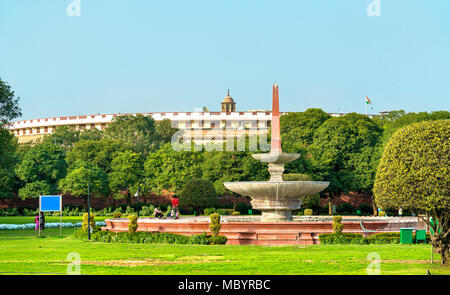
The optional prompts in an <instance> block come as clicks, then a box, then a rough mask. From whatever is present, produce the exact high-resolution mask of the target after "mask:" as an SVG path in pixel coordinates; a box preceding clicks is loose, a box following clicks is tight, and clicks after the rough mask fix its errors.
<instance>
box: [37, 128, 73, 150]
mask: <svg viewBox="0 0 450 295" xmlns="http://www.w3.org/2000/svg"><path fill="white" fill-rule="evenodd" d="M79 137H80V131H78V130H75V129H73V128H71V127H69V126H58V127H56V128H55V130H53V132H52V134H48V135H45V136H44V138H43V140H42V143H47V144H54V145H58V146H59V147H60V148H61V149H63V150H64V151H69V150H71V149H72V148H73V146H74V145H75V143H76V142H78V140H79Z"/></svg>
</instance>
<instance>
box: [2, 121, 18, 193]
mask: <svg viewBox="0 0 450 295" xmlns="http://www.w3.org/2000/svg"><path fill="white" fill-rule="evenodd" d="M16 150H17V140H16V139H15V138H14V135H13V134H11V133H10V132H9V131H8V130H6V129H4V128H2V127H0V198H3V197H12V191H13V188H14V177H15V173H14V167H15V165H16V163H17V158H18V157H17V155H16Z"/></svg>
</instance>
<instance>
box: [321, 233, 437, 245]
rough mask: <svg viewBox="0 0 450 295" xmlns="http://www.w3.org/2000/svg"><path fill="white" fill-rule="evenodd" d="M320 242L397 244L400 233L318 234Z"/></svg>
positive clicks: (427, 235)
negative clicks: (367, 234) (365, 234)
mask: <svg viewBox="0 0 450 295" xmlns="http://www.w3.org/2000/svg"><path fill="white" fill-rule="evenodd" d="M426 239H427V243H429V242H430V239H431V237H430V234H429V233H427V234H426ZM415 240H416V234H413V241H415ZM319 241H320V243H321V244H325V245H326V244H328V245H329V244H360V245H367V244H399V243H400V233H377V234H373V235H371V236H368V237H365V238H363V236H362V234H359V233H343V234H321V235H319Z"/></svg>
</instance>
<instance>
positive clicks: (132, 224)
mask: <svg viewBox="0 0 450 295" xmlns="http://www.w3.org/2000/svg"><path fill="white" fill-rule="evenodd" d="M128 220H129V221H130V222H129V223H128V230H129V231H130V233H135V232H136V230H137V228H138V224H137V221H138V217H137V215H129V216H128Z"/></svg>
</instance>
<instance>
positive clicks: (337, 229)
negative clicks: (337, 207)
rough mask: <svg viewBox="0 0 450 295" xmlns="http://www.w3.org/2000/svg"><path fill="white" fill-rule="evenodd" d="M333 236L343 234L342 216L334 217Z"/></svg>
mask: <svg viewBox="0 0 450 295" xmlns="http://www.w3.org/2000/svg"><path fill="white" fill-rule="evenodd" d="M332 226H333V234H337V235H339V234H342V230H343V229H344V225H343V224H342V216H333V225H332Z"/></svg>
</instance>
